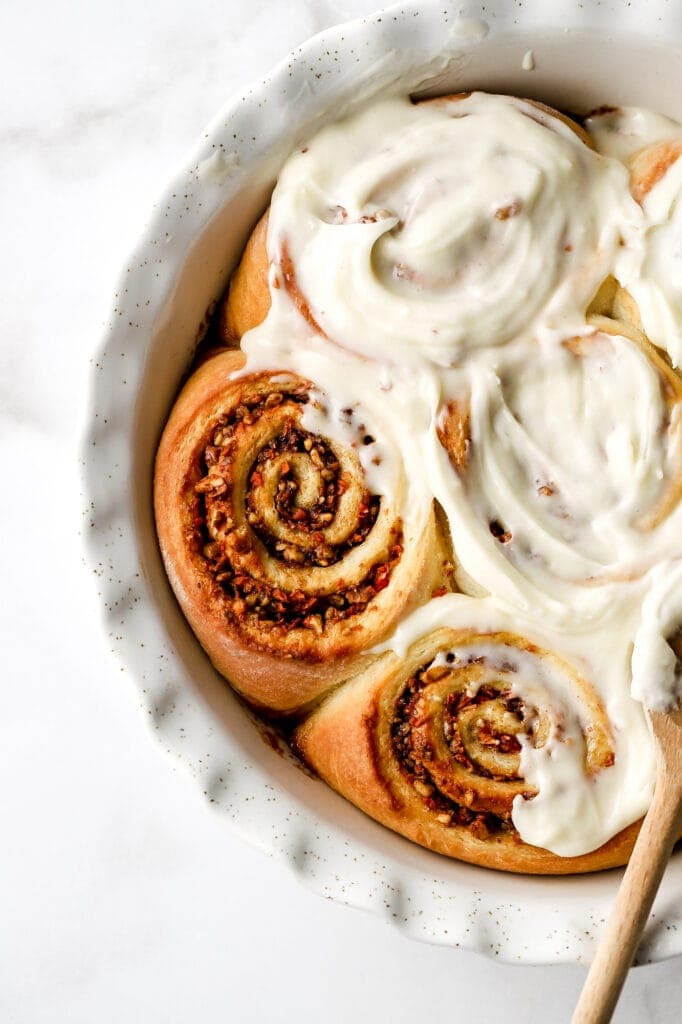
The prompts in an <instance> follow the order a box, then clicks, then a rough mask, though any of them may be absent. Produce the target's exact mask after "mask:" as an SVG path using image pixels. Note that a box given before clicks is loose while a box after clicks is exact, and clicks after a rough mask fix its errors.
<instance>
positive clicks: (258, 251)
mask: <svg viewBox="0 0 682 1024" xmlns="http://www.w3.org/2000/svg"><path fill="white" fill-rule="evenodd" d="M469 95H470V93H467V92H462V93H456V94H452V95H449V96H437V97H435V98H433V99H428V100H422V101H420V102H422V103H424V104H441V103H449V102H451V101H452V100H458V99H464V98H465V97H467V96H469ZM529 103H531V104H532V106H534V107H537V108H538V109H539V110H542V111H543V112H544V113H545V114H548V115H550V116H551V117H555V118H557V119H558V120H559V121H562V122H563V123H564V124H567V125H568V126H569V127H570V128H571V129H572V130H573V131H574V132H575V134H576V135H577V136H578V138H579V139H581V141H582V142H584V143H585V145H586V146H589V147H590V149H594V143H593V142H592V139H591V138H590V136H589V135H588V134H587V132H586V131H585V129H584V128H582V126H581V125H579V124H577V123H576V122H575V121H572V120H571V118H569V117H567V116H566V115H565V114H562V113H560V112H559V111H558V110H553V109H552V107H548V106H547V105H546V104H544V103H540V102H539V101H537V100H529ZM268 217H269V209H268V210H266V211H265V213H264V214H263V216H262V217H261V219H260V220H259V221H258V223H257V225H256V227H255V228H254V230H253V233H252V235H251V237H250V238H249V241H248V243H247V245H246V248H245V250H244V254H243V256H242V258H241V261H240V263H239V266H238V267H237V269H236V271H235V272H234V274H233V276H232V280H231V281H230V287H229V290H228V293H227V298H226V299H225V300H224V302H223V306H222V309H221V313H220V333H221V337H222V338H223V340H224V341H225V343H226V344H234V343H235V341H238V340H239V339H240V338H241V336H242V335H243V334H244V333H245V332H246V331H248V330H251V328H253V327H257V326H258V324H260V323H262V322H263V320H265V317H266V316H267V314H268V310H269V309H270V288H269V284H268V280H269V269H270V268H269V260H268V252H267V235H268ZM282 276H283V281H284V287H285V288H287V290H288V291H289V293H290V294H291V295H292V298H293V301H294V303H295V305H296V306H297V307H298V309H299V311H300V312H301V314H302V316H303V317H304V318H305V319H307V320H308V322H309V323H310V324H311V326H313V327H314V328H315V329H316V330H318V331H319V330H320V328H319V326H318V324H317V323H316V322H315V321H314V320H313V318H312V316H311V314H310V310H309V309H308V305H307V303H306V301H305V298H304V297H303V296H302V295H301V293H300V291H299V290H298V288H297V286H296V278H295V273H294V269H293V267H292V266H291V264H290V262H289V261H288V260H287V258H286V254H283V259H282Z"/></svg>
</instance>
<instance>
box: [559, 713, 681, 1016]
mask: <svg viewBox="0 0 682 1024" xmlns="http://www.w3.org/2000/svg"><path fill="white" fill-rule="evenodd" d="M649 718H650V720H651V725H652V728H653V733H654V737H655V740H656V757H657V761H658V775H657V779H656V789H655V792H654V798H653V800H652V802H651V807H650V808H649V811H648V813H647V815H646V817H645V819H644V822H643V823H642V828H641V830H640V833H639V836H638V837H637V842H636V843H635V847H634V849H633V851H632V855H631V857H630V862H629V864H628V866H627V868H626V870H625V874H624V875H623V881H622V882H621V886H620V889H619V890H618V896H617V897H616V902H615V904H614V907H613V910H612V912H611V917H610V918H609V920H608V922H607V925H606V931H605V932H604V934H603V935H602V938H601V941H600V943H599V946H598V948H597V952H596V954H595V957H594V960H593V961H592V966H591V967H590V970H589V973H588V975H587V980H586V982H585V985H584V987H583V990H582V993H581V995H580V999H579V1000H578V1005H577V1006H576V1009H575V1013H574V1014H573V1019H572V1024H607V1022H608V1021H610V1020H611V1016H612V1014H613V1011H614V1009H615V1007H616V1003H617V1002H618V997H619V995H620V991H621V989H622V987H623V983H624V981H625V978H626V977H627V973H628V970H629V968H630V965H631V963H632V961H633V959H634V956H635V953H636V951H637V947H638V945H639V940H640V938H641V935H642V932H643V931H644V926H645V924H646V922H647V918H648V916H649V911H650V910H651V905H652V903H653V902H654V897H655V895H656V892H657V891H658V887H659V885H660V884H661V879H662V877H663V872H664V871H665V866H666V864H667V863H668V860H669V859H670V854H671V853H672V850H673V846H674V845H675V841H676V839H677V838H678V836H679V835H680V829H681V828H682V707H679V708H677V709H676V710H674V711H668V712H659V711H650V712H649Z"/></svg>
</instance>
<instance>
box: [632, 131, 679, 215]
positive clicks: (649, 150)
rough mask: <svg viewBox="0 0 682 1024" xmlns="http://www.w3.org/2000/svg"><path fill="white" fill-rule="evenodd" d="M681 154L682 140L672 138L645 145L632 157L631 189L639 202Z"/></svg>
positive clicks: (641, 201) (642, 200)
mask: <svg viewBox="0 0 682 1024" xmlns="http://www.w3.org/2000/svg"><path fill="white" fill-rule="evenodd" d="M681 156H682V140H680V139H671V140H666V141H665V142H655V143H653V145H651V146H645V147H644V149H640V150H639V151H638V152H637V153H635V154H634V155H633V156H632V157H631V158H630V161H629V163H630V191H631V192H632V195H633V196H634V198H635V199H636V200H637V202H638V203H643V202H644V200H645V199H646V197H647V195H648V194H649V192H650V191H651V189H652V188H653V187H654V185H656V184H658V182H659V181H660V180H661V178H662V177H663V175H664V174H665V173H666V171H668V170H669V168H670V167H672V165H673V164H674V163H675V162H676V161H677V160H679V158H680V157H681Z"/></svg>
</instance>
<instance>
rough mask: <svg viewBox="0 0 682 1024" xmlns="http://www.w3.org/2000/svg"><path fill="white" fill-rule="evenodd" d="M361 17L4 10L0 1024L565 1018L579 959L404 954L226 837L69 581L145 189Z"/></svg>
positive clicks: (369, 924) (621, 1016) (670, 1004)
mask: <svg viewBox="0 0 682 1024" xmlns="http://www.w3.org/2000/svg"><path fill="white" fill-rule="evenodd" d="M374 6H375V3H374V0H365V2H363V0H337V2H331V0H315V2H313V0H310V2H304V0H292V2H291V3H289V4H286V5H285V4H281V3H275V2H274V0H251V2H250V3H249V4H248V5H245V4H242V3H238V2H237V0H220V2H219V0H193V2H192V3H189V0H166V2H164V3H162V2H161V0H151V2H150V3H147V4H140V3H139V2H133V0H119V3H117V4H116V5H104V4H92V3H88V2H86V0H72V2H70V3H68V4H66V3H57V4H56V5H55V4H49V5H48V3H47V2H46V0H37V2H36V3H34V4H30V5H27V4H20V3H18V2H16V0H5V3H4V4H3V5H2V9H1V11H0V40H1V41H0V47H1V49H2V66H3V70H4V89H3V92H4V103H3V105H2V109H1V110H0V137H1V139H2V154H3V159H2V163H1V164H0V182H1V185H0V210H1V217H0V223H2V225H3V243H4V244H3V247H2V256H1V259H2V269H3V275H2V276H3V279H4V281H5V286H4V290H3V291H4V296H3V302H2V309H1V312H0V318H1V320H2V335H1V336H2V343H1V344H0V453H1V457H2V462H3V467H4V479H5V481H6V484H5V488H4V493H3V501H2V504H1V505H0V517H1V518H0V522H1V525H2V529H1V530H0V538H1V539H0V545H1V548H2V556H1V557H2V564H3V578H4V579H5V581H6V583H5V595H6V596H5V601H4V615H3V618H2V622H3V650H4V654H5V671H4V673H3V684H2V694H3V703H4V710H3V714H2V719H1V721H2V725H1V726H0V729H1V733H2V735H1V740H0V774H1V775H2V778H3V780H4V786H3V802H2V824H3V842H2V844H1V847H0V849H1V853H0V919H1V920H2V925H1V927H0V1020H2V1021H3V1022H7V1024H10V1022H17V1024H33V1022H42V1021H46V1020H49V1021H50V1024H66V1022H68V1024H80V1022H83V1024H85V1022H87V1024H92V1022H97V1024H109V1022H111V1024H114V1022H116V1024H119V1022H121V1021H130V1022H137V1021H141V1022H142V1021H143V1022H144V1024H168V1022H172V1024H175V1022H178V1024H184V1022H190V1021H191V1022H194V1021H199V1020H200V1021H202V1022H203V1024H213V1022H216V1024H217V1022H219V1021H221V1022H222V1021H228V1020H229V1021H239V1022H240V1024H249V1022H257V1021H258V1022H260V1021H263V1020H267V1019H270V1018H274V1019H279V1020H284V1021H288V1020H294V1019H295V1020H296V1021H297V1022H298V1024H307V1022H312V1021H317V1020H324V1021H325V1022H328V1024H334V1022H341V1021H348V1020H357V1021H360V1022H362V1021H370V1020H392V1021H396V1022H402V1021H405V1022H407V1021H410V1022H413V1021H415V1020H418V1019H430V1018H435V1019H438V1018H441V1017H442V1018H443V1019H448V1020H465V1019H466V1020H467V1021H468V1022H471V1024H484V1022H485V1024H487V1022H489V1021H493V1020H497V1019H501V1018H504V1019H506V1020H510V1021H514V1022H516V1021H519V1022H525V1021H534V1020H542V1021H543V1022H545V1024H554V1022H557V1024H558V1022H561V1021H567V1020H568V1019H569V1018H570V1012H571V1008H572V1006H573V1003H574V1001H575V999H576V997H577V994H578V991H579V988H580V985H581V982H582V980H583V977H584V971H583V970H582V969H580V968H577V967H576V968H571V967H553V968H521V967H513V966H505V965H503V964H499V963H495V962H492V961H489V960H486V959H484V958H482V957H479V956H477V955H474V954H471V953H466V952H462V951H459V950H450V949H446V948H436V947H429V946H426V945H419V944H416V943H414V942H412V941H410V940H408V939H407V938H405V937H404V936H402V935H401V934H400V933H399V932H398V931H395V930H392V929H390V928H389V927H387V926H386V925H385V924H384V923H382V922H381V921H379V920H378V919H375V918H373V917H371V916H368V915H365V914H362V913H360V912H358V911H354V910H350V909H347V908H345V907H342V906H339V905H337V904H333V903H329V902H325V901H323V900H322V899H320V898H319V897H317V896H315V895H313V894H311V893H310V892H308V891H307V890H305V889H304V888H303V887H302V886H300V885H299V883H298V882H297V881H296V880H295V878H294V877H293V876H292V875H290V874H289V873H287V872H286V871H285V870H284V868H283V867H282V866H281V865H279V864H276V863H273V862H271V861H269V860H268V859H266V858H265V857H264V856H263V855H261V854H259V853H256V852H254V851H252V850H251V849H249V848H247V847H245V846H243V845H242V844H241V843H240V842H239V841H238V840H237V839H236V838H234V837H233V836H232V835H230V833H229V832H228V831H227V830H226V829H225V827H224V826H223V825H222V824H221V822H220V820H219V819H218V818H217V817H214V816H212V815H211V814H210V812H209V811H208V810H207V809H206V807H205V805H204V804H203V802H202V801H201V800H200V799H198V797H197V795H196V793H195V792H194V789H193V786H192V785H191V784H190V782H189V781H188V780H187V779H185V777H184V776H182V775H180V774H177V773H175V772H174V771H173V768H172V765H171V763H170V762H169V761H167V760H166V759H165V758H164V757H163V756H162V755H161V754H160V753H159V751H158V750H157V749H156V747H155V746H154V745H153V744H152V743H151V742H150V738H149V736H148V733H147V729H146V726H145V723H144V722H143V721H142V719H141V717H140V716H139V715H138V713H137V712H136V710H135V702H134V700H133V698H132V686H131V684H130V682H129V681H128V680H127V679H126V677H125V674H124V673H123V672H122V671H121V670H120V668H119V666H118V665H117V664H115V663H114V662H113V661H112V660H111V659H110V657H109V655H108V653H107V651H106V645H105V643H104V641H103V639H102V636H101V633H100V626H99V615H98V609H97V607H96V601H95V596H94V590H93V588H92V587H91V584H90V581H89V580H88V578H87V574H86V573H85V571H84V569H83V561H82V556H81V550H80V538H79V536H78V529H79V522H80V514H79V513H80V496H79V493H78V475H77V458H76V454H77V444H78V438H79V434H80V430H81V428H82V424H83V421H84V416H85V401H86V385H87V374H88V367H89V361H90V359H91V356H92V353H93V351H94V348H95V345H96V342H97V339H98V336H99V332H100V330H101V328H102V326H103V323H104V319H105V316H106V313H107V309H108V305H109V300H110V295H111V290H112V285H113V282H114V280H115V277H116V274H117V271H118V268H119V266H120V264H121V263H122V262H123V260H124V258H125V255H126V252H127V250H128V248H129V247H130V246H131V244H132V243H133V241H134V240H135V238H136V235H137V234H138V231H139V228H140V225H141V223H142V222H143V221H144V219H145V217H146V215H147V213H148V211H149V208H150V206H151V203H152V201H153V199H154V198H155V196H156V194H157V192H158V190H159V186H160V184H161V183H162V182H163V180H164V178H165V177H166V176H167V174H168V172H169V170H172V169H173V168H174V167H175V165H176V164H177V163H178V162H179V160H180V159H181V157H182V155H183V153H184V152H185V150H186V149H187V148H188V147H189V146H190V144H191V143H192V142H193V141H194V140H195V138H196V137H197V135H198V134H199V131H200V129H201V127H202V125H203V124H204V123H205V122H206V121H207V120H208V119H209V118H210V116H211V115H212V114H213V112H214V111H215V110H216V109H217V108H218V107H219V106H220V105H221V103H222V102H223V100H224V99H225V97H226V96H227V95H229V94H230V93H231V92H232V91H233V90H235V89H236V88H237V87H238V86H240V85H242V84H243V83H244V82H246V81H248V80H249V79H251V78H254V77H256V76H258V75H260V74H262V73H263V72H265V71H266V70H267V69H268V67H269V66H270V65H271V64H272V63H273V62H274V61H275V60H276V59H277V58H279V57H280V56H282V55H283V54H284V53H285V52H286V51H287V50H288V49H290V48H291V47H292V46H293V45H295V44H296V43H298V42H299V41H301V40H302V39H303V38H305V37H306V36H308V35H310V34H311V33H313V32H315V31H317V30H319V29H321V28H324V27H325V26H327V25H330V24H332V23H334V22H335V21H340V20H343V19H345V18H347V17H350V16H354V15H357V14H363V13H367V12H369V11H370V10H372V9H373V8H374ZM681 1001H682V970H681V969H680V961H679V960H676V961H670V962H668V963H664V964H658V965H655V966H652V967H646V968H639V969H637V970H636V971H634V972H632V973H631V975H630V978H629V980H628V983H627V986H626V990H625V994H624V996H623V999H622V1001H621V1004H620V1007H619V1010H618V1012H617V1014H616V1018H615V1019H616V1021H620V1022H622V1024H624V1022H642V1024H644V1022H650V1021H655V1022H667V1021H673V1020H679V1006H680V1003H681Z"/></svg>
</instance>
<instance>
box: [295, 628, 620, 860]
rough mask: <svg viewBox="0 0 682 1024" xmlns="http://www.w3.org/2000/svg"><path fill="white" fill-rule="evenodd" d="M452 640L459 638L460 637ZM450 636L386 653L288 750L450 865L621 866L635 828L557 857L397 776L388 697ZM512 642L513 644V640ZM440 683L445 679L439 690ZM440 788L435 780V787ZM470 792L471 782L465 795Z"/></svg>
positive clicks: (592, 710)
mask: <svg viewBox="0 0 682 1024" xmlns="http://www.w3.org/2000/svg"><path fill="white" fill-rule="evenodd" d="M459 637H460V639H461V634H459ZM457 638H458V634H455V633H453V631H451V630H440V631H439V633H438V634H437V635H436V636H435V642H434V637H431V638H427V639H425V640H424V641H420V643H419V644H417V645H415V647H414V648H413V649H411V651H410V652H409V654H408V657H407V659H406V663H405V665H402V664H400V662H399V660H398V659H397V658H395V656H393V655H390V654H387V655H385V656H384V658H383V660H382V661H381V662H379V663H376V664H375V665H373V666H371V667H370V668H369V669H368V670H367V671H366V672H365V673H364V674H363V675H362V676H361V677H360V678H358V679H356V680H355V681H353V682H352V683H349V684H347V685H346V686H344V687H342V688H341V689H340V690H338V691H337V692H336V693H334V694H332V695H331V696H330V697H329V698H328V699H327V700H326V701H325V702H324V703H323V704H322V705H321V706H320V707H319V708H318V709H317V710H316V711H314V712H313V713H312V714H311V715H310V716H309V717H308V719H307V720H306V721H305V722H304V723H303V724H302V725H300V726H299V728H298V729H297V731H296V734H295V748H296V750H297V751H298V752H299V754H300V755H301V757H302V758H303V759H304V760H305V761H306V763H307V764H309V765H310V766H311V767H312V768H313V769H314V770H315V771H316V772H317V773H318V774H319V775H320V777H321V778H322V779H324V781H325V782H327V783H328V784H329V785H330V786H332V788H333V789H335V790H337V792H339V793H341V794H342V795H343V796H345V797H346V798H347V799H349V800H351V801H352V802H353V803H355V804H356V805H357V806H358V807H360V808H361V809H362V810H363V811H365V812H366V813H367V814H369V815H371V817H373V818H375V819H376V820H377V821H379V822H380V823H381V824H383V825H386V826H387V827H388V828H390V829H393V831H395V832H398V833H400V834H401V835H403V836H406V837H407V838H408V839H411V840H412V841H414V842H416V843H419V844H420V845H422V846H425V847H427V848H428V849H431V850H435V851H436V852H438V853H442V854H445V855H446V856H449V857H456V858H457V859H458V860H464V861H468V862H469V863H472V864H477V865H479V866H481V867H488V868H496V869H499V870H503V871H512V872H517V873H527V874H574V873H584V872H588V871H599V870H602V869H605V868H611V867H616V866H618V865H621V864H624V863H626V861H627V859H628V856H629V854H630V852H631V850H632V846H633V844H634V841H635V838H636V836H637V832H638V830H639V824H640V823H639V822H637V823H634V824H632V825H630V826H629V827H628V828H626V829H624V830H623V831H622V832H620V833H619V834H618V835H616V836H614V837H613V838H612V839H610V840H609V841H608V842H607V843H605V844H604V845H603V846H602V847H600V848H599V849H598V850H595V851H593V852H592V853H588V854H584V855H582V856H579V857H560V856H557V855H556V854H553V853H551V852H550V851H548V850H542V849H540V848H538V847H534V846H530V845H528V844H526V843H524V842H523V841H522V840H521V839H520V838H519V836H518V834H517V833H516V832H515V830H513V828H511V829H510V828H508V827H506V828H501V829H499V830H497V831H495V830H492V831H489V830H487V829H486V828H485V825H481V814H477V813H475V812H476V811H480V808H481V805H478V804H476V802H475V799H476V798H471V799H470V800H469V805H468V806H469V808H472V807H473V808H474V813H472V814H471V815H465V817H469V816H470V817H471V819H472V820H471V821H470V822H469V823H468V824H465V825H460V824H458V823H457V821H456V811H455V818H454V819H453V818H452V816H451V815H452V810H451V809H447V810H446V809H445V808H446V807H447V806H448V805H447V804H446V803H443V804H442V805H441V804H440V803H439V802H438V797H439V793H438V792H436V794H435V796H436V800H435V801H434V797H433V796H432V795H431V792H432V791H433V789H434V785H433V776H431V775H429V776H428V780H429V781H428V782H427V783H426V784H425V783H424V782H421V787H420V780H419V779H417V780H416V781H415V780H414V779H411V778H410V776H409V775H407V776H406V774H405V771H404V770H401V767H400V765H399V763H398V760H397V756H396V751H395V748H394V747H392V745H391V732H390V724H391V721H393V720H394V717H395V713H396V711H395V709H396V698H397V696H398V695H399V694H400V692H401V688H402V687H403V686H404V685H405V680H406V677H407V676H409V675H410V673H411V672H413V671H414V669H415V666H416V665H419V664H424V663H428V661H429V658H431V657H432V656H433V652H434V650H435V649H438V648H443V647H445V646H447V645H448V644H456V642H457ZM502 639H503V640H505V641H509V640H510V637H509V636H508V635H505V634H498V635H495V636H494V637H493V638H492V640H493V642H495V641H496V640H497V641H499V640H502ZM515 639H516V641H517V642H518V638H515ZM541 653H542V654H543V655H545V654H546V652H541ZM447 685H448V681H447V679H446V680H445V686H446V688H447ZM595 702H596V703H595ZM591 703H592V707H589V704H590V701H589V700H588V701H587V705H586V706H588V712H587V713H589V714H590V715H592V716H593V718H592V722H593V723H596V724H597V725H598V726H599V727H600V728H602V729H603V730H606V731H604V732H603V733H602V735H603V737H604V739H603V740H602V741H600V746H599V748H598V750H597V753H596V755H595V758H593V761H594V766H593V769H592V770H594V771H598V770H602V769H604V770H606V769H607V767H608V764H609V763H610V760H611V759H610V757H609V751H608V747H609V744H610V741H609V739H608V733H607V730H608V726H607V725H606V722H605V713H604V711H603V709H602V708H600V707H598V706H597V705H598V701H597V698H596V696H595V697H592V698H591ZM419 724H420V723H419ZM588 728H589V727H588ZM442 770H443V769H442V767H441V772H442ZM442 785H443V783H442V782H440V781H439V783H438V787H436V789H437V790H438V789H439V788H440V787H442ZM415 786H417V787H418V788H417V789H415ZM419 787H420V788H419ZM476 788H477V784H476V782H475V781H474V782H472V789H473V790H476ZM497 809H498V810H499V806H498V807H497ZM439 815H440V817H441V820H439ZM449 817H450V820H449V821H448V818H449Z"/></svg>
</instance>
